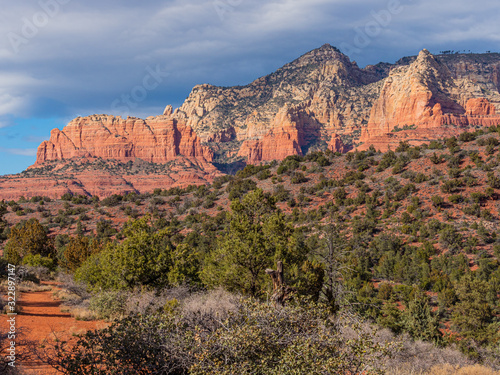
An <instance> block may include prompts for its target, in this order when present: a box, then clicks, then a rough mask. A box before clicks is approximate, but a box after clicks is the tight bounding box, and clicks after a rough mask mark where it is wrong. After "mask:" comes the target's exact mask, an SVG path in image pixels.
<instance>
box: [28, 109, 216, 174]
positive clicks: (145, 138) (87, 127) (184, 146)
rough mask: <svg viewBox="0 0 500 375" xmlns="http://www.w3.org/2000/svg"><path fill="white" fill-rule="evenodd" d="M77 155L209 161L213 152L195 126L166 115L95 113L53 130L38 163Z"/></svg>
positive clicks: (157, 160)
mask: <svg viewBox="0 0 500 375" xmlns="http://www.w3.org/2000/svg"><path fill="white" fill-rule="evenodd" d="M75 157H89V158H90V157H101V158H103V159H116V160H120V161H125V162H126V161H129V160H134V159H135V158H140V159H143V160H145V161H148V162H152V163H167V162H169V161H171V160H174V159H176V158H178V157H186V158H190V159H194V160H196V161H197V162H198V163H201V164H206V163H209V162H211V161H212V157H213V154H212V151H211V150H210V149H209V148H207V147H205V146H202V145H201V143H200V140H199V138H198V136H197V135H196V134H195V133H194V131H193V129H191V128H190V127H189V126H186V125H182V124H179V123H178V122H177V121H176V120H173V119H169V118H168V117H166V116H158V117H150V118H148V119H146V120H142V119H138V118H131V117H129V118H127V119H122V118H121V117H114V116H106V115H94V116H89V117H83V118H81V117H80V118H77V119H75V120H73V121H71V122H70V123H69V124H68V125H67V126H65V127H64V128H63V130H59V129H54V130H52V132H51V136H50V140H48V141H44V142H43V143H42V144H41V145H40V146H39V147H38V152H37V160H36V163H35V165H41V164H43V163H44V162H46V161H51V160H63V159H71V158H75Z"/></svg>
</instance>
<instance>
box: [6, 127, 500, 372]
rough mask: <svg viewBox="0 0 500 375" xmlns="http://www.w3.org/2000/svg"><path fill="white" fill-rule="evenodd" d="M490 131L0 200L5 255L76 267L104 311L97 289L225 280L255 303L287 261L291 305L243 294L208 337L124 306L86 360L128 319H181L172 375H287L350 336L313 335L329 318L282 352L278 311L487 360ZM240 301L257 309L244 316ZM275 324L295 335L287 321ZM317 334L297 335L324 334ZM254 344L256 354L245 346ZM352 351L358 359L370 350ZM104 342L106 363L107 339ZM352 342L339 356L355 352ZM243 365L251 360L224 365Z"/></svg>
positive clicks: (169, 310)
mask: <svg viewBox="0 0 500 375" xmlns="http://www.w3.org/2000/svg"><path fill="white" fill-rule="evenodd" d="M499 131H500V129H499V128H496V127H492V128H490V129H489V131H477V132H475V133H464V134H462V135H460V137H459V138H450V139H444V140H437V141H432V142H431V143H430V144H428V145H424V146H420V147H412V146H410V145H408V144H405V143H401V144H400V145H399V147H398V148H397V149H396V150H394V151H389V152H386V153H383V154H382V153H380V152H377V151H376V150H375V149H373V148H371V149H369V150H368V151H363V152H353V153H349V154H347V155H343V156H342V155H339V154H333V153H328V152H327V153H322V152H316V153H311V154H308V155H306V156H305V157H300V156H291V157H288V158H286V159H285V160H283V161H282V162H281V163H279V164H278V163H272V164H270V165H264V166H247V167H245V168H244V169H243V170H241V171H240V172H238V173H237V174H236V176H225V177H222V178H219V179H217V180H216V181H215V182H214V183H213V184H212V185H211V186H190V187H188V188H186V189H180V188H175V189H170V190H161V189H157V190H156V191H155V192H154V193H152V194H145V195H138V194H128V195H126V196H119V195H115V196H112V197H109V198H106V199H103V200H101V201H99V200H98V199H96V198H89V197H84V196H70V195H67V196H63V197H62V199H61V200H50V199H46V198H43V197H35V198H32V199H30V200H29V201H27V200H26V199H21V200H19V201H18V202H14V201H11V202H2V204H1V205H0V212H1V220H0V227H1V229H2V232H1V236H2V239H3V250H4V257H5V258H6V260H8V261H9V262H14V263H16V264H25V265H28V266H44V267H47V268H49V269H53V270H55V269H56V267H57V268H58V269H60V270H64V271H66V272H69V273H71V274H74V277H75V279H76V280H77V281H80V282H82V283H84V285H85V287H86V288H87V289H88V290H89V291H91V292H92V293H94V294H95V296H94V297H91V298H94V300H93V306H94V308H95V309H96V311H97V310H99V311H101V313H102V314H103V315H105V314H106V313H105V312H103V311H105V310H106V309H103V308H102V305H103V304H106V298H102V295H101V297H98V296H99V293H103V292H102V291H104V292H105V293H108V294H107V296H108V297H109V298H108V300H110V299H111V298H114V300H113V301H118V300H120V298H124V297H123V296H124V295H125V294H124V293H127V292H128V291H133V290H136V291H137V290H140V289H142V290H149V291H151V292H152V293H156V294H157V295H160V294H161V291H162V290H166V289H169V288H175V287H179V286H188V287H189V288H191V289H192V290H200V289H201V290H205V289H214V288H218V287H222V288H224V289H226V290H228V291H231V292H232V293H235V294H240V295H242V296H245V297H251V298H253V300H252V301H266V300H267V296H268V294H269V292H270V291H271V289H272V287H271V280H270V279H269V278H268V277H267V276H266V274H265V270H266V269H267V268H274V267H275V264H276V261H278V260H281V261H283V262H284V264H285V278H286V280H287V283H288V284H289V285H290V287H292V288H293V289H294V290H295V298H294V301H292V302H290V306H289V307H287V309H289V310H287V309H285V310H283V311H281V312H280V310H276V311H275V310H274V309H270V308H269V307H265V309H270V310H269V311H267V310H265V309H264V307H263V306H265V305H260V304H259V303H256V302H249V301H248V300H243V301H242V302H241V303H239V304H238V306H239V307H238V308H236V311H240V312H235V313H234V314H233V315H230V317H227V319H229V320H228V321H226V320H223V319H218V320H217V322H216V323H213V324H214V325H212V326H210V327H208V328H206V329H207V330H208V331H204V334H206V332H210V338H207V337H205V338H203V337H202V336H200V339H199V340H198V341H196V335H197V332H196V331H195V328H196V327H197V325H196V323H193V322H190V323H189V324H188V323H182V322H185V321H184V320H183V319H186V317H185V316H184V315H183V314H182V313H181V312H179V310H178V309H177V307H176V302H175V299H171V300H167V301H164V302H165V303H164V306H161V307H158V306H156V308H155V309H156V310H158V309H160V310H161V312H160V313H159V314H160V315H157V313H155V314H153V312H152V311H150V313H149V314H146V315H147V316H143V315H140V316H135V315H133V314H132V315H130V317H128V318H125V320H119V321H117V322H116V323H115V325H114V326H113V327H112V328H111V329H110V331H107V332H104V333H89V335H87V336H86V337H84V338H82V340H83V341H82V342H81V344H82V346H81V347H79V348H76V349H75V350H76V351H77V352H75V355H76V357H72V358H80V359H81V360H82V361H86V360H87V359H85V358H86V357H85V356H86V355H88V354H89V353H88V352H85V351H84V352H78V350H83V348H85V347H86V346H85V345H90V347H92V348H94V346H92V345H95V340H97V337H99V340H104V342H106V340H108V339H109V340H111V341H110V342H113V343H114V342H115V341H113V340H119V342H120V343H122V344H123V343H124V342H128V341H127V340H129V339H130V338H127V337H128V336H127V335H129V334H130V335H139V334H141V332H140V331H138V332H135V333H134V332H129V331H128V330H127V327H130V326H131V325H132V326H134V327H136V328H137V325H138V324H139V322H143V320H141V319H145V320H144V324H145V325H144V327H146V328H147V327H150V326H151V324H153V325H156V324H157V323H155V322H156V321H155V319H160V320H161V321H162V322H164V324H165V326H163V325H160V326H158V327H157V330H156V331H154V332H151V335H153V336H152V337H150V339H151V340H153V341H151V342H154V343H156V344H158V345H160V344H161V341H154V340H156V339H154V337H160V336H161V337H163V336H165V335H166V336H167V337H171V336H172V335H173V332H174V331H175V332H179V331H178V330H179V327H182V328H183V329H185V331H183V332H182V334H181V336H182V337H178V339H179V340H181V341H182V342H183V343H184V344H186V345H188V347H189V348H190V350H193V352H192V355H193V357H189V358H188V357H186V358H185V360H186V361H187V362H188V363H187V364H185V365H182V366H180V368H182V370H179V371H180V372H179V373H187V372H189V371H190V372H192V373H197V372H196V371H198V373H202V372H200V371H208V372H210V371H214V372H215V373H224V371H226V373H234V372H239V373H246V372H248V373H250V372H252V371H253V373H256V372H257V373H266V372H265V371H264V370H262V368H263V367H262V368H261V367H255V366H264V367H265V368H268V369H269V371H271V372H272V371H278V370H277V369H280V370H279V371H281V372H283V373H287V372H286V371H285V370H283V368H280V367H279V366H281V365H282V363H283V362H282V361H286V362H287V363H290V364H293V366H302V365H303V366H305V367H304V369H306V368H307V369H309V368H310V367H308V366H313V363H314V362H313V359H314V358H316V357H319V358H324V361H325V363H329V362H328V361H330V359H331V358H334V357H335V358H337V356H338V353H337V352H336V350H338V349H339V347H340V346H342V345H344V344H345V343H343V342H342V344H341V341H337V342H336V343H333V342H330V341H329V340H334V341H335V340H337V339H338V340H342V339H341V338H339V337H338V336H335V335H334V336H331V337H330V335H328V337H329V338H328V339H326V338H325V340H323V341H321V340H322V339H321V340H320V338H321V337H323V338H324V336H323V335H324V332H325V331H323V330H327V329H328V327H327V326H325V327H321V332H320V331H314V334H312V333H311V335H312V336H310V337H312V340H313V341H312V342H305V341H303V339H300V340H299V339H298V338H294V337H290V338H287V339H286V343H284V344H283V345H282V346H280V347H279V348H275V347H273V346H272V345H274V344H273V343H272V342H273V340H271V341H269V342H268V341H266V340H267V339H269V337H268V336H266V335H265V334H264V331H259V330H258V329H257V328H256V327H263V326H267V325H271V326H270V327H269V329H271V327H272V326H273V324H278V325H279V324H282V323H281V321H276V320H273V319H275V318H273V317H272V316H268V315H269V314H271V315H272V314H278V315H279V314H285V315H283V316H281V317H282V318H283V319H285V320H286V321H287V322H288V319H290V317H291V316H296V317H297V319H301V318H300V317H301V314H305V313H306V312H307V311H309V310H311V311H310V314H313V315H314V314H319V315H321V314H326V315H328V316H329V317H331V319H334V320H333V321H332V322H334V323H332V324H339V321H338V320H337V319H339V318H340V317H342V316H345V314H346V312H350V313H352V314H355V315H356V316H358V317H360V318H361V319H362V320H365V321H368V322H372V323H376V324H377V325H378V326H381V327H385V328H388V329H390V330H392V331H393V332H394V333H406V334H408V335H410V336H411V337H412V338H413V339H415V340H424V341H429V342H432V343H434V344H435V345H438V346H446V345H457V346H458V347H459V348H460V349H461V350H462V351H463V352H464V353H466V354H467V355H468V356H469V357H470V358H473V359H475V360H479V361H481V360H486V359H487V358H488V357H489V356H490V355H491V353H493V355H495V353H496V355H497V356H498V344H499V339H500V334H499V328H500V319H499V307H500V301H499V289H500V267H499V258H500V237H499V235H500V233H499V230H498V221H499V220H500V210H499V208H500V207H499V204H498V199H499V198H500V192H499V189H500V172H499V170H498V169H499V165H500V153H499V151H498V148H499V144H500V142H499ZM35 237H36V238H37V240H36V241H33V238H35ZM99 291H101V292H99ZM99 298H100V299H99ZM99 301H100V302H99ZM305 301H307V302H305ZM122 302H123V300H122ZM252 303H253V304H254V305H251V304H252ZM249 304H250V305H251V306H254V307H252V308H250V307H248V306H250V305H249ZM311 304H313V305H314V306H317V307H314V308H313V307H310V306H313V305H311ZM108 305H112V306H113V308H114V309H115V311H114V314H113V316H115V317H116V316H122V317H123V316H128V315H129V313H130V311H128V310H127V309H126V308H125V305H126V303H125V302H123V303H113V304H109V303H108ZM304 306H306V307H307V306H309V307H310V308H306V307H304ZM238 309H244V310H245V311H246V314H247V316H248V317H252V316H253V315H252V314H257V315H258V318H257V317H256V318H255V319H249V320H248V321H247V322H246V323H245V324H241V321H240V319H243V318H242V317H241V315H238V314H241V310H238ZM262 309H264V310H265V311H264V310H262ZM294 309H297V310H294ZM301 309H302V310H301ZM304 309H305V310H304ZM156 310H155V311H156ZM307 313H309V312H307ZM259 314H263V315H266V316H268V317H267V318H266V319H269V320H265V323H262V322H261V323H258V322H259V321H260V320H259V319H260V318H261V317H262V316H263V315H259ZM286 314H291V315H290V316H288V315H286ZM319 315H318V316H319ZM109 316H111V315H109ZM287 316H288V317H287ZM134 319H136V320H134ZM137 319H138V320H137ZM193 319H194V318H193ZM210 319H212V318H210ZM280 319H281V318H280ZM304 319H305V320H304V321H307V320H308V319H309V318H307V317H305V318H304ZM314 319H316V318H311V324H312V323H313V322H314V321H315V320H314ZM321 319H322V320H323V321H324V322H326V321H327V320H328V319H330V318H328V319H327V318H326V316H324V317H323V318H321ZM239 322H240V323H239ZM140 324H142V323H140ZM178 324H181V326H178ZM190 324H192V325H190ZM200 324H201V323H200ZM283 324H284V326H283V327H287V328H286V330H288V329H291V330H292V331H293V329H294V328H293V324H295V323H293V324H292V325H291V326H289V325H287V324H288V323H286V324H285V323H283ZM290 324H291V323H290ZM301 324H302V323H301ZM315 327H316V326H315V325H314V324H312V325H311V326H310V327H302V328H301V329H305V330H307V329H312V330H316V328H318V329H319V326H318V327H316V328H315ZM146 328H145V329H146ZM148 329H149V328H148ZM193 330H194V331H193ZM286 330H285V331H286ZM117 332H118V333H117ZM120 332H122V333H123V335H122V334H121V333H120ZM147 332H150V331H147ZM287 332H288V331H287ZM308 332H309V331H308ZM149 334H150V333H148V335H149ZM200 334H201V333H200ZM93 335H97V336H93ZM155 335H156V336H155ZM158 335H159V336H158ZM162 335H163V336H162ZM224 335H226V336H224ZM270 335H271V337H274V336H272V335H274V333H270ZM307 335H309V333H308V334H305V336H307ZM148 337H149V336H148ZM221 337H224V340H222V338H221ZM307 337H309V336H307ZM356 337H357V338H358V339H359V338H360V337H362V335H360V334H359V335H357V336H356ZM211 339H212V341H210V340H211ZM123 340H125V341H123ZM186 340H187V341H186ZM189 340H191V341H189ZM221 340H222V341H221ZM235 340H236V341H235ZM238 340H240V341H238ZM252 340H255V342H258V343H260V346H259V348H261V349H259V348H257V347H252V348H250V347H248V346H245V345H251V344H252ZM296 340H299V341H296ZM301 340H302V341H301ZM315 340H320V341H315ZM228 343H230V345H235V343H237V344H238V345H241V351H242V352H241V353H240V352H237V353H235V354H234V355H235V356H240V355H241V357H238V358H236V357H235V358H232V359H231V358H228V357H227V356H226V354H224V353H225V352H224V347H226V348H227V346H224V345H229V344H228ZM243 343H246V344H245V345H243ZM313 343H315V344H313ZM156 344H155V345H156ZM184 344H182V345H184ZM161 345H163V344H161ZM179 345H180V344H179ZM182 345H181V346H176V347H175V350H180V349H179V348H183V347H182ZM353 345H355V346H356V345H358V343H357V342H356V341H354V342H353ZM359 345H361V346H360V348H361V349H360V350H361V352H362V351H363V350H364V348H365V345H366V348H373V347H374V346H373V345H375V343H374V342H373V341H369V342H362V343H359ZM124 347H125V346H124ZM161 347H162V348H164V347H165V345H163V346H161ZM100 348H101V349H102V352H99V353H101V354H99V355H103V356H104V355H105V354H104V353H106V346H105V345H104V346H101V347H100ZM151 348H155V346H154V345H153V346H151ZM348 348H350V347H348ZM101 349H100V350H101ZM386 349H387V348H385V347H383V345H382V346H378V347H377V348H376V350H375V349H374V351H370V350H368V351H367V352H366V353H368V352H369V353H370V355H371V354H383V353H385V352H384V350H386ZM151 350H156V349H151ZM172 350H173V352H172V353H174V352H175V350H174V349H172ZM259 350H262V351H261V352H259ZM294 350H295V351H301V352H304V353H306V352H307V353H309V354H310V357H306V359H305V360H304V361H306V362H307V360H310V361H312V362H307V363H306V362H304V363H303V364H295V362H293V361H292V358H291V357H290V353H292V352H293V351H294ZM346 350H347V351H348V352H349V350H350V349H346ZM353 350H354V352H349V353H347V352H346V353H345V355H346V356H349V355H354V354H353V353H356V351H355V349H353ZM356 350H357V349H356ZM308 351H310V352H308ZM317 351H319V352H317ZM124 353H125V352H124ZM155 353H157V352H155ZM332 353H337V354H332ZM488 353H490V354H488ZM122 354H123V353H122ZM152 354H153V352H148V355H152ZM157 354H158V353H157ZM174 354H175V353H174ZM174 354H172V356H173V357H172V358H174V357H175V355H174ZM78 356H80V357H78ZM322 356H323V357H322ZM103 358H104V357H103ZM307 358H309V359H307ZM329 358H330V359H329ZM346 358H347V357H346ZM359 358H361V360H362V362H363V361H365V360H366V363H365V362H363V363H365V364H368V363H370V361H371V359H370V358H371V357H370V356H369V355H368V354H367V355H366V356H365V355H364V354H363V355H360V357H359ZM125 359H126V358H125V357H123V358H120V359H118V360H119V361H120V360H121V361H124V360H125ZM72 360H73V359H72ZM127 360H128V359H127ZM170 360H171V359H170V358H167V359H166V361H167V362H168V361H170ZM172 360H173V359H172ZM295 360H297V359H295ZM331 360H333V359H331ZM190 361H191V362H190ZM220 361H226V362H224V363H226V364H227V367H224V366H222V365H221V362H220ZM260 361H262V362H260ZM70 362H71V361H70ZM83 363H88V362H83ZM236 363H237V366H244V365H245V364H246V365H247V366H249V367H245V368H240V367H238V369H236V368H235V367H231V366H233V365H234V366H236ZM60 365H61V363H60ZM66 365H67V366H69V367H71V366H76V364H75V363H73V362H71V363H69V362H68V364H66ZM108 365H109V366H111V363H108ZM136 365H137V366H139V365H140V364H136V363H135V362H130V366H136ZM246 365H245V366H246ZM140 366H146V365H145V364H144V363H143V364H142V365H140ZM162 366H174V365H173V364H172V363H170V362H169V364H165V363H164V362H162ZM200 366H201V367H200ZM203 366H208V367H203ZM210 366H212V367H210ZM217 366H219V367H217ZM220 366H222V367H220ZM252 366H253V367H252ZM290 366H291V367H290V368H293V366H292V365H290ZM332 366H333V365H332ZM339 366H340V365H339ZM69 367H67V368H69ZM134 368H136V367H134ZM208 368H210V369H211V370H207V369H208ZM299 368H300V367H299ZM370 368H371V369H375V368H376V366H374V367H367V368H366V369H370ZM78 369H79V370H78V371H83V370H82V368H81V367H78ZM339 369H343V367H339ZM68 371H69V370H68ZM75 371H76V370H75ZM145 371H146V370H145ZM308 371H309V370H308ZM339 371H340V372H342V371H344V372H346V371H348V370H339ZM356 371H357V370H356ZM281 372H280V373H281ZM69 373H71V372H69ZM171 373H175V372H171Z"/></svg>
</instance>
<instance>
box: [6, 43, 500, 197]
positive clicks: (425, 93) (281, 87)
mask: <svg viewBox="0 0 500 375" xmlns="http://www.w3.org/2000/svg"><path fill="white" fill-rule="evenodd" d="M499 90H500V54H498V53H487V54H453V55H451V54H450V55H437V56H433V55H432V54H431V53H430V52H429V51H427V50H423V51H421V52H420V53H419V54H418V56H412V57H405V58H402V59H401V60H399V61H398V62H396V63H395V64H388V63H380V64H377V65H371V66H367V67H365V68H363V69H361V68H359V67H358V65H357V64H356V63H355V62H352V61H350V60H349V58H348V57H347V56H345V55H344V54H342V53H341V52H340V51H339V50H338V49H336V48H334V47H332V46H330V45H324V46H322V47H321V48H318V49H316V50H313V51H311V52H309V53H307V54H305V55H303V56H301V57H299V58H298V59H296V60H295V61H293V62H291V63H289V64H286V65H285V66H283V67H282V68H280V69H278V70H277V71H276V72H274V73H272V74H270V75H268V76H265V77H261V78H259V79H257V80H255V81H254V82H252V83H250V84H248V85H246V86H235V87H216V86H212V85H208V84H203V85H197V86H195V87H194V88H193V90H192V91H191V93H190V94H189V96H188V98H187V99H186V100H185V102H184V103H183V104H182V106H181V107H180V108H177V109H175V110H174V109H173V108H172V106H170V105H167V106H166V107H165V110H164V112H163V114H162V115H160V116H157V117H148V118H147V119H145V120H142V119H138V118H131V117H129V118H127V119H122V118H121V117H113V116H108V115H94V116H89V117H84V118H81V117H79V118H76V119H75V120H73V121H71V122H70V123H69V124H68V125H67V126H66V127H64V129H62V130H59V129H54V130H53V131H52V132H51V137H50V140H49V141H45V142H43V143H42V144H41V145H40V147H39V149H38V154H37V160H36V163H35V165H34V166H33V167H32V169H33V170H34V171H35V170H36V171H38V172H39V174H38V175H37V177H36V178H37V179H38V180H37V181H38V182H33V181H34V180H32V182H33V184H37V183H40V184H41V185H42V186H46V187H47V190H48V191H57V192H59V190H60V189H63V190H64V189H69V190H70V191H72V192H74V191H80V190H81V192H82V193H85V194H97V195H101V196H104V195H107V194H108V193H109V192H110V191H113V192H116V191H117V188H115V187H116V186H121V187H120V188H119V189H118V191H122V192H124V191H127V189H129V190H130V189H132V190H133V191H139V192H142V191H149V190H152V189H154V188H156V187H165V186H176V185H185V184H188V182H189V181H192V182H194V183H206V182H209V181H211V180H212V179H213V177H214V176H216V175H218V174H219V172H218V171H217V169H216V168H215V167H214V165H217V168H219V170H234V168H235V166H236V167H239V166H241V165H244V163H253V164H259V163H265V162H268V161H271V160H281V159H283V158H285V157H286V156H288V155H305V154H306V153H308V152H311V151H317V150H326V149H329V150H331V151H333V152H341V153H344V152H348V151H349V150H352V149H358V150H362V149H367V148H368V147H369V146H370V145H374V146H375V147H376V148H377V149H380V150H382V151H383V150H387V149H388V148H393V149H394V148H395V147H397V145H398V144H399V142H400V141H407V142H410V143H412V144H420V143H423V142H428V141H430V140H432V139H436V138H441V137H449V136H451V135H457V134H459V133H460V132H463V131H467V130H469V129H475V128H478V127H485V126H491V125H498V124H500V93H499ZM99 158H101V159H102V160H114V161H115V162H117V163H130V162H133V163H136V162H137V161H138V160H139V161H144V162H146V163H154V164H155V165H156V164H158V165H164V166H166V167H165V168H164V169H163V170H162V171H161V172H158V174H157V175H156V176H155V177H154V178H153V177H152V174H151V173H149V174H142V175H141V176H142V177H141V178H136V177H131V174H130V173H129V172H127V168H128V167H124V166H123V165H120V167H119V169H120V168H121V169H120V171H122V172H120V173H114V174H112V176H113V177H109V178H108V177H106V176H107V174H106V173H104V174H102V173H101V172H102V171H100V170H99V168H98V170H97V172H95V173H93V174H92V173H90V172H85V173H83V172H82V171H80V170H79V169H78V168H77V169H78V170H76V171H75V174H74V177H75V178H74V179H70V180H67V181H66V182H65V183H64V184H63V185H61V184H60V178H61V176H59V177H58V178H57V179H54V178H55V177H54V176H51V175H50V173H49V172H50V171H47V170H46V169H44V168H45V167H46V166H47V165H51V164H50V163H56V164H57V163H59V164H61V165H72V164H71V163H72V161H73V160H77V164H78V163H80V164H81V165H84V164H85V161H86V160H90V161H95V160H99ZM68 163H69V164H68ZM80 164H79V165H80ZM162 168H163V167H162ZM38 172H37V173H38ZM140 173H142V172H140ZM140 173H139V174H140ZM89 174H90V175H95V176H100V177H99V178H98V179H97V180H96V181H100V182H93V180H92V178H90V179H89V177H88V175H89ZM153 174H154V173H153ZM146 176H149V177H146ZM42 177H43V178H45V180H43V178H42ZM63 177H64V176H63ZM30 178H34V177H33V176H31V177H30ZM120 179H122V180H120ZM8 180H9V182H8V184H10V185H8V186H14V185H15V186H17V188H16V189H21V190H22V189H25V190H24V191H25V193H26V194H25V195H29V194H31V193H30V192H31V190H30V189H31V188H29V185H30V183H31V182H29V178H26V176H23V178H21V179H16V177H15V176H14V177H13V178H8ZM104 180H106V181H113V182H112V186H108V185H107V184H105V183H103V182H102V181H104ZM123 181H124V182H123ZM5 183H6V179H5V178H4V179H3V180H0V198H5V197H7V196H9V197H11V196H14V195H15V193H12V192H11V193H9V194H7V193H5V192H6V191H11V190H12V189H11V190H9V189H10V188H8V187H7V185H5ZM12 184H13V185H12ZM16 184H17V185H16ZM51 184H52V185H51ZM50 186H51V187H50ZM61 186H64V188H62V187H61ZM102 186H107V187H106V188H103V189H101V187H102ZM26 189H27V190H26ZM79 189H80V190H79ZM14 190H15V189H14ZM32 190H33V189H32ZM34 190H36V189H34ZM12 191H13V190H12ZM19 195H23V194H19Z"/></svg>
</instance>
